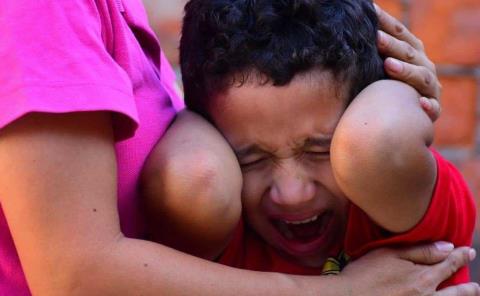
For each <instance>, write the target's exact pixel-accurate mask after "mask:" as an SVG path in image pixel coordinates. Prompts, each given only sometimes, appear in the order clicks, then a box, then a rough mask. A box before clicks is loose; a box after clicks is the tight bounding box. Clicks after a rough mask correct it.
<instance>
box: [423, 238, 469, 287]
mask: <svg viewBox="0 0 480 296" xmlns="http://www.w3.org/2000/svg"><path fill="white" fill-rule="evenodd" d="M475 256H476V252H475V250H474V249H472V248H469V247H460V248H456V249H454V250H453V251H452V253H450V255H448V257H447V259H445V260H444V261H442V262H440V263H437V264H436V265H435V266H434V269H433V270H432V275H434V278H437V279H439V280H440V281H439V282H443V281H444V280H446V279H448V278H450V277H451V276H452V275H453V274H454V273H455V272H457V271H458V270H459V269H460V268H462V267H463V266H465V265H467V264H468V263H469V262H470V261H472V260H473V259H475Z"/></svg>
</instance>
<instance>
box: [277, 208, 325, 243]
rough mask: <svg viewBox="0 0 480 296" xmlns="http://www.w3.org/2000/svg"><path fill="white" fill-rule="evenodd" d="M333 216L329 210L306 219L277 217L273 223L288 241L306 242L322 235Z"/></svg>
mask: <svg viewBox="0 0 480 296" xmlns="http://www.w3.org/2000/svg"><path fill="white" fill-rule="evenodd" d="M331 218H332V213H331V212H329V211H327V212H324V213H322V214H319V215H315V216H312V217H309V218H307V219H304V220H299V221H287V220H282V219H275V220H272V223H273V225H274V226H275V228H276V229H277V230H278V232H279V233H280V234H281V235H282V236H283V237H284V238H285V239H287V240H288V241H295V242H297V243H303V244H305V243H309V242H312V241H315V240H316V239H318V238H319V237H321V236H322V234H324V232H325V231H326V229H327V226H328V225H329V223H330V220H331Z"/></svg>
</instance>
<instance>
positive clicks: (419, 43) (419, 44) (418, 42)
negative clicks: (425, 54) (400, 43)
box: [415, 37, 425, 51]
mask: <svg viewBox="0 0 480 296" xmlns="http://www.w3.org/2000/svg"><path fill="white" fill-rule="evenodd" d="M415 42H416V43H417V47H418V48H419V49H420V50H422V51H425V44H424V43H423V41H422V40H421V39H418V38H416V37H415Z"/></svg>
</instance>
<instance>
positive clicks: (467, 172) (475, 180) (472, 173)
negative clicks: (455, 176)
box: [460, 158, 480, 235]
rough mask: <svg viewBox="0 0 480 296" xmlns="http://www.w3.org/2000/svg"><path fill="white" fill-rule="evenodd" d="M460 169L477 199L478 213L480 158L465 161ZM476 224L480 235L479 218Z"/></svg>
mask: <svg viewBox="0 0 480 296" xmlns="http://www.w3.org/2000/svg"><path fill="white" fill-rule="evenodd" d="M460 169H461V172H462V174H463V176H464V177H465V180H466V181H467V183H468V185H469V187H470V190H471V191H472V194H473V196H474V197H475V199H476V203H477V213H480V158H476V159H472V160H470V161H467V162H465V163H464V164H463V165H461V166H460ZM476 226H477V227H476V232H477V235H480V221H479V219H477V224H476Z"/></svg>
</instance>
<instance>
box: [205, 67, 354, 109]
mask: <svg viewBox="0 0 480 296" xmlns="http://www.w3.org/2000/svg"><path fill="white" fill-rule="evenodd" d="M225 79H226V81H225V83H224V87H223V88H222V89H221V90H219V92H217V93H215V94H212V96H211V99H210V100H209V101H210V103H209V106H208V108H207V109H208V112H209V113H210V112H211V111H213V110H215V109H223V110H225V108H227V109H228V107H229V106H230V105H235V104H234V103H235V102H232V101H231V100H232V99H234V98H237V96H238V94H243V95H245V93H248V94H249V96H251V97H253V96H256V97H258V99H261V98H262V97H265V96H266V95H267V94H268V93H272V92H275V90H277V91H278V92H282V91H284V90H285V89H286V88H288V87H289V86H291V85H296V86H300V88H303V89H299V88H298V87H296V89H297V90H299V91H300V93H302V91H303V90H308V89H314V90H317V91H318V93H319V94H325V93H328V94H329V96H328V98H326V97H325V96H321V95H319V96H318V99H319V100H321V99H328V100H338V101H341V102H345V104H346V103H347V102H348V101H349V100H350V97H349V95H350V89H351V85H352V82H351V79H346V78H345V77H344V76H342V75H338V76H335V75H334V74H333V73H332V72H331V71H328V70H322V69H316V70H311V71H308V72H304V73H299V74H297V75H295V76H294V77H293V79H292V80H291V81H289V82H288V83H286V84H284V85H275V84H274V83H273V82H272V80H271V79H269V77H267V76H266V75H265V74H262V73H259V72H258V71H256V70H254V69H253V70H248V71H243V72H241V73H236V74H232V75H229V76H228V77H227V78H225ZM225 85H226V86H225ZM229 99H230V100H229ZM292 100H295V97H292ZM274 103H275V102H272V104H274ZM230 108H233V107H232V106H230Z"/></svg>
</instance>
